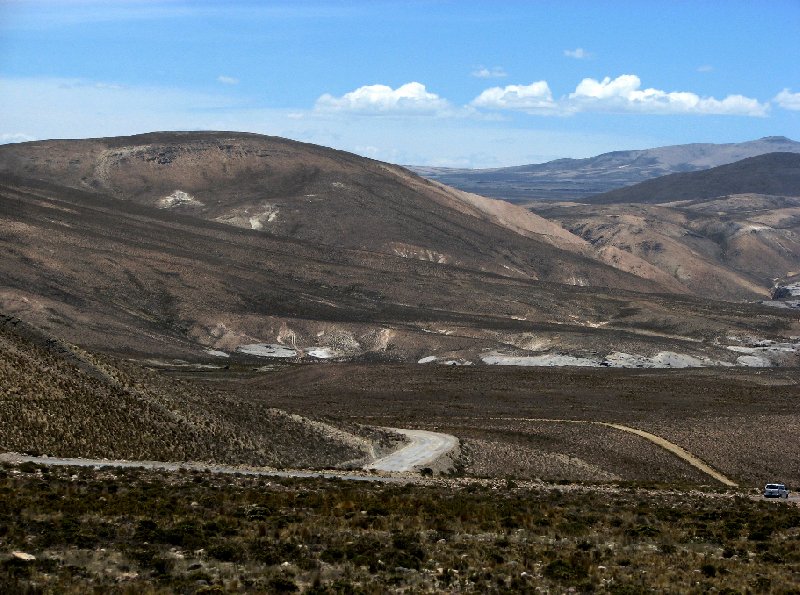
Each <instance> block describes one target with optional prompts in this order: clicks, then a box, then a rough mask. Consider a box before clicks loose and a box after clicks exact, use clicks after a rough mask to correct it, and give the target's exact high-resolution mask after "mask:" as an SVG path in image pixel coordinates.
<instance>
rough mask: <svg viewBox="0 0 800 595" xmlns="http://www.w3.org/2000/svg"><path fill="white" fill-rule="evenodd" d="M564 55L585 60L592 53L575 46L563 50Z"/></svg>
mask: <svg viewBox="0 0 800 595" xmlns="http://www.w3.org/2000/svg"><path fill="white" fill-rule="evenodd" d="M564 55H565V56H567V57H568V58H575V59H576V60H586V59H587V58H591V57H592V55H591V54H590V53H589V52H587V51H586V50H585V49H583V48H575V49H574V50H564Z"/></svg>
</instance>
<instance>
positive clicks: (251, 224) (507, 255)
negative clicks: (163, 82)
mask: <svg viewBox="0 0 800 595" xmlns="http://www.w3.org/2000/svg"><path fill="white" fill-rule="evenodd" d="M0 173H2V174H4V175H6V176H15V177H17V179H20V180H37V181H46V182H49V183H52V184H55V185H57V186H59V187H65V188H72V189H79V190H82V191H85V192H88V193H91V194H95V195H97V196H103V197H105V198H106V199H107V200H110V199H117V200H121V201H128V202H132V203H135V204H137V205H141V206H148V207H153V208H156V209H160V210H163V211H165V212H172V213H176V214H178V213H179V214H181V215H191V216H193V217H199V218H202V219H205V220H207V221H215V222H220V223H225V224H228V225H232V226H236V227H240V228H244V229H249V230H254V231H259V232H263V233H268V234H271V235H274V236H280V237H288V238H293V239H298V240H305V241H310V242H313V243H315V244H325V245H331V246H338V247H342V248H352V249H357V250H367V251H370V252H381V253H385V254H392V255H396V256H401V257H406V258H413V259H420V260H430V261H432V262H438V263H446V264H453V265H457V266H464V267H469V268H474V269H478V270H485V271H490V272H495V273H500V274H504V275H513V276H522V277H528V278H534V279H542V280H548V281H554V282H560V283H570V282H574V281H573V280H574V279H581V280H582V281H581V282H582V283H584V284H591V285H612V286H615V287H625V288H629V289H646V288H648V287H649V288H652V285H650V286H648V285H647V283H643V282H641V281H639V280H637V279H635V278H634V277H627V276H625V275H619V274H616V273H615V272H614V271H611V270H610V269H608V268H607V267H604V266H599V265H598V263H597V262H595V261H593V259H591V258H587V257H585V256H583V255H582V253H581V251H582V249H583V246H582V243H581V242H580V241H579V240H577V239H576V238H574V237H572V236H570V235H569V234H566V233H564V231H563V230H562V229H561V228H560V227H559V226H557V225H553V224H552V223H550V222H548V221H545V220H543V219H541V218H540V217H538V216H536V215H534V214H532V213H529V212H526V211H525V210H524V209H520V208H515V207H511V206H508V205H505V204H504V203H500V202H497V201H490V200H487V199H484V198H482V197H472V198H471V199H468V195H465V194H464V193H460V192H457V191H454V190H452V189H450V188H447V187H443V186H441V185H438V184H434V183H431V182H428V181H425V180H423V179H421V178H418V177H416V176H414V175H412V174H410V173H409V172H407V171H406V170H403V169H402V168H399V167H394V166H391V165H388V164H384V163H380V162H377V161H372V160H369V159H364V158H362V157H358V156H356V155H353V154H350V153H345V152H342V151H335V150H333V149H328V148H325V147H319V146H316V145H309V144H304V143H299V142H294V141H290V140H286V139H280V138H275V137H266V136H261V135H255V134H243V133H222V132H220V133H189V132H186V133H180V132H174V133H152V134H145V135H138V136H134V137H120V138H109V139H91V140H81V141H43V142H34V143H23V144H19V145H6V146H0ZM498 209H505V210H509V209H512V210H513V209H516V211H515V212H514V213H513V216H512V217H505V218H503V217H501V216H498V212H497V211H498ZM512 219H513V220H515V221H516V226H515V227H514V228H513V229H509V224H508V221H510V220H512ZM523 228H524V230H525V231H524V235H525V236H526V237H520V235H521V234H520V233H519V231H520V230H521V229H523Z"/></svg>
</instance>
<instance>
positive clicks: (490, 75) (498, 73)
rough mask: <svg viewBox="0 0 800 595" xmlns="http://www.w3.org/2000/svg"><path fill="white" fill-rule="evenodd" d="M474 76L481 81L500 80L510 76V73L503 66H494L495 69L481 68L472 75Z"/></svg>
mask: <svg viewBox="0 0 800 595" xmlns="http://www.w3.org/2000/svg"><path fill="white" fill-rule="evenodd" d="M470 74H471V75H472V76H474V77H476V78H479V79H499V78H504V77H507V76H508V73H507V72H506V71H505V69H504V68H503V67H502V66H494V67H493V68H486V67H485V66H479V67H478V68H476V69H475V70H473V71H472V72H471V73H470Z"/></svg>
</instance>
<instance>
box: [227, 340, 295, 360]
mask: <svg viewBox="0 0 800 595" xmlns="http://www.w3.org/2000/svg"><path fill="white" fill-rule="evenodd" d="M236 351H238V352H239V353H245V354H247V355H255V356H256V357H297V352H296V351H295V350H294V349H291V348H290V347H286V346H285V345H280V344H278V343H251V344H249V345H239V347H237V348H236Z"/></svg>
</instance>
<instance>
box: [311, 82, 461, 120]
mask: <svg viewBox="0 0 800 595" xmlns="http://www.w3.org/2000/svg"><path fill="white" fill-rule="evenodd" d="M449 107H450V104H449V103H448V102H447V100H445V99H442V98H441V97H439V96H438V95H437V94H436V93H431V92H429V91H428V90H427V89H426V88H425V85H423V84H422V83H417V82H411V83H406V84H405V85H401V86H399V87H397V89H392V88H391V87H389V86H387V85H365V86H363V87H359V88H358V89H356V90H355V91H350V92H349V93H345V94H344V95H342V96H341V97H334V96H333V95H329V94H328V93H326V94H325V95H323V96H322V97H320V98H319V99H317V103H316V105H315V106H314V109H315V110H317V111H325V112H350V113H362V114H393V113H398V114H402V113H405V114H408V113H436V112H441V111H445V110H447V109H448V108H449Z"/></svg>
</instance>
